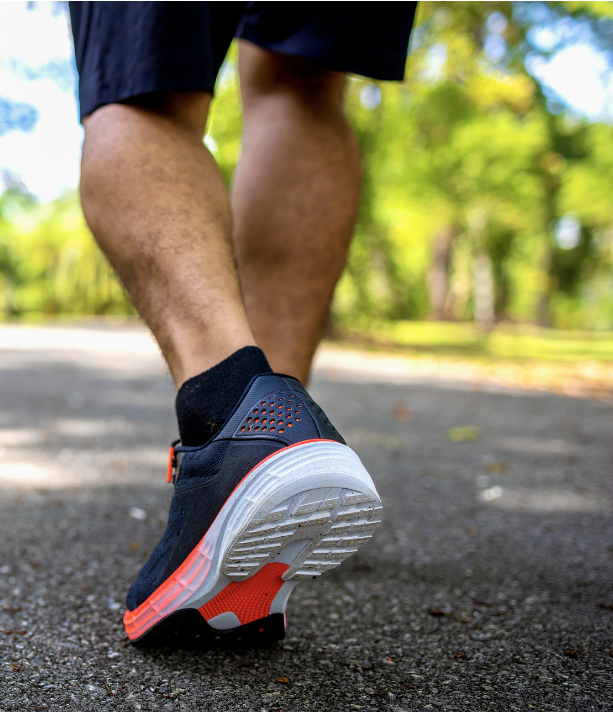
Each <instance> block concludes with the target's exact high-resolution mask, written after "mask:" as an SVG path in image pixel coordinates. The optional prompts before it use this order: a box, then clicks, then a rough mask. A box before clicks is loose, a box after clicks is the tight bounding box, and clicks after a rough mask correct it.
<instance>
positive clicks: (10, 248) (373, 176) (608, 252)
mask: <svg viewBox="0 0 613 712" xmlns="http://www.w3.org/2000/svg"><path fill="white" fill-rule="evenodd" d="M611 47H613V4H612V3H610V2H487V3H485V2H453V3H443V2H423V3H420V5H419V12H418V17H417V25H416V28H415V30H414V32H413V37H412V43H411V52H410V57H409V61H408V69H407V79H406V81H405V82H404V83H403V84H399V83H373V82H370V81H366V80H362V79H357V78H353V79H351V80H350V83H349V94H348V107H349V111H350V114H351V117H352V120H353V122H354V125H355V127H356V131H357V134H358V138H359V141H360V144H361V146H362V149H363V154H364V157H365V158H364V193H363V202H362V210H361V213H360V218H359V223H358V227H357V231H356V237H355V240H354V244H353V247H352V251H351V255H350V260H349V264H348V268H347V270H346V273H345V275H344V276H343V278H342V280H341V283H340V284H339V288H338V290H337V293H336V296H335V301H334V307H333V314H332V317H331V320H330V330H329V333H330V335H331V336H334V337H335V338H344V339H352V340H354V341H362V342H364V341H368V342H369V343H372V344H375V345H376V344H379V345H387V346H394V347H400V348H408V349H413V350H414V351H417V352H419V351H420V349H421V350H424V349H428V348H431V349H433V348H436V349H438V351H439V352H440V353H447V354H453V353H456V354H457V353H459V354H463V355H464V356H466V357H470V356H475V354H477V355H480V356H482V357H484V358H486V357H487V358H493V357H495V356H497V357H503V356H504V357H505V358H508V359H512V358H515V357H519V356H521V355H526V356H527V357H536V356H537V355H539V354H540V355H541V356H542V353H541V352H542V350H543V349H545V351H546V352H547V354H548V355H547V357H548V358H550V359H555V358H560V357H561V355H563V357H564V358H565V359H567V360H569V359H570V360H572V359H573V358H574V359H580V358H588V357H589V359H591V360H592V361H603V360H613V346H612V343H613V340H612V339H611V337H610V336H609V335H608V334H607V333H606V332H608V331H610V330H613V280H612V277H613V130H612V129H613V74H612V72H611V65H612V63H613V51H611V49H610V48H611ZM235 49H236V48H233V49H232V50H231V52H230V54H229V56H228V58H227V61H226V63H225V65H224V67H223V69H222V72H221V74H220V78H219V81H218V85H217V99H216V101H215V103H214V109H213V113H212V117H211V121H210V125H209V128H208V135H207V138H206V143H207V145H208V146H209V148H210V149H211V150H212V151H213V153H214V154H215V156H216V158H217V160H218V162H219V164H220V166H221V169H222V172H223V174H224V176H225V178H226V179H227V181H228V183H229V182H230V181H231V176H232V171H233V168H234V165H235V162H236V160H237V157H238V151H239V144H240V133H241V117H240V105H239V100H238V92H237V76H236V72H235V58H236V51H235ZM75 97H76V76H75V69H74V62H73V58H72V42H71V38H70V30H69V21H68V17H67V9H66V6H65V5H64V3H54V2H30V3H22V2H0V171H1V175H2V184H0V190H3V192H2V194H1V197H0V315H3V316H4V319H11V320H23V319H30V320H31V319H39V318H43V317H45V316H46V317H52V316H54V315H56V316H57V315H67V314H72V315H122V314H125V315H130V314H133V310H132V307H131V306H130V305H129V304H128V303H127V302H126V299H125V296H124V294H123V293H122V291H121V289H120V288H119V286H118V285H117V284H116V282H115V280H114V279H113V277H112V275H111V274H110V271H109V268H108V266H107V264H106V262H105V261H104V260H103V258H102V257H101V256H100V254H99V253H98V251H97V249H96V247H95V245H94V243H93V240H92V238H91V235H90V234H89V232H88V230H87V228H86V227H85V225H84V223H83V219H82V216H81V213H80V209H79V206H78V199H77V194H76V188H77V184H78V176H79V154H80V147H81V142H82V137H83V131H82V129H81V127H80V125H79V123H78V118H77V115H78V107H77V101H76V98H75ZM451 322H454V323H453V324H451ZM475 325H476V326H475ZM537 327H539V328H540V330H536V328H537ZM547 329H550V330H551V329H556V330H558V331H556V332H555V333H554V332H552V331H547ZM559 330H566V331H565V332H564V334H561V333H560V331H559ZM568 330H575V331H573V332H572V333H571V332H570V331H568ZM576 330H581V331H582V333H581V334H580V335H579V334H578V333H576ZM603 332H604V333H603ZM551 338H555V339H556V341H555V343H554V345H553V347H551V342H550V341H547V340H548V339H549V340H550V339H551ZM578 339H579V341H578ZM548 344H549V345H548ZM564 354H565V355H564Z"/></svg>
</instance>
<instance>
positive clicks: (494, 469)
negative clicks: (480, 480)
mask: <svg viewBox="0 0 613 712" xmlns="http://www.w3.org/2000/svg"><path fill="white" fill-rule="evenodd" d="M485 469H486V470H487V471H488V472H491V473H492V474H494V475H500V474H502V473H503V472H506V471H507V466H506V465H505V463H504V462H490V463H489V464H488V465H486V466H485Z"/></svg>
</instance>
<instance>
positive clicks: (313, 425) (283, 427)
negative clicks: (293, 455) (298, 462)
mask: <svg viewBox="0 0 613 712" xmlns="http://www.w3.org/2000/svg"><path fill="white" fill-rule="evenodd" d="M253 437H257V438H263V439H272V440H276V441H278V442H282V443H284V444H285V445H293V444H295V443H298V442H302V441H304V440H314V439H324V440H335V441H336V442H339V443H341V444H343V445H344V444H345V441H344V440H343V438H342V436H341V435H340V433H339V432H338V431H337V430H336V428H335V427H334V426H333V425H332V423H331V422H330V420H329V419H328V417H327V416H326V414H325V413H324V411H323V410H322V409H321V408H320V407H319V406H318V405H317V403H315V401H314V400H313V399H312V398H311V397H310V396H309V394H308V393H307V391H306V390H305V389H304V388H303V387H302V385H301V384H300V382H299V381H297V380H296V379H294V378H292V377H290V376H283V375H280V374H266V375H262V376H260V377H258V378H257V379H256V380H255V381H254V382H253V384H252V386H251V387H250V388H249V390H248V392H247V393H246V394H245V396H244V397H243V399H242V401H241V403H240V404H239V407H238V408H237V410H236V411H235V412H234V414H233V415H232V417H231V418H230V419H229V420H228V422H227V423H226V425H225V426H224V427H223V428H222V430H221V432H220V433H219V434H218V435H217V436H216V439H220V440H221V439H225V438H231V439H233V440H234V439H239V440H242V439H251V438H253Z"/></svg>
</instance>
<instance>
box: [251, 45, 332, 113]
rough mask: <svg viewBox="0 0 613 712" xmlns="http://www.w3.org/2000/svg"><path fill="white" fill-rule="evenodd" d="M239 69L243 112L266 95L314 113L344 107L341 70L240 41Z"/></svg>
mask: <svg viewBox="0 0 613 712" xmlns="http://www.w3.org/2000/svg"><path fill="white" fill-rule="evenodd" d="M239 72H240V81H241V94H242V98H243V104H244V107H245V111H248V110H249V109H250V108H251V107H252V106H254V105H256V104H257V103H258V102H260V101H262V100H265V99H267V98H269V97H275V98H279V97H282V98H285V99H287V100H289V101H292V102H294V103H298V104H302V105H304V106H305V107H308V108H309V110H311V111H315V112H321V111H325V112H326V113H327V112H330V111H333V112H342V110H343V97H344V87H345V74H344V73H343V72H337V71H334V70H332V69H327V68H326V67H322V66H321V65H318V64H317V63H315V62H312V61H310V60H307V59H303V58H301V57H293V56H289V55H283V54H278V53H274V52H268V51H267V50H264V49H261V48H260V47H256V46H255V45H252V44H249V43H245V42H242V43H241V48H240V62H239Z"/></svg>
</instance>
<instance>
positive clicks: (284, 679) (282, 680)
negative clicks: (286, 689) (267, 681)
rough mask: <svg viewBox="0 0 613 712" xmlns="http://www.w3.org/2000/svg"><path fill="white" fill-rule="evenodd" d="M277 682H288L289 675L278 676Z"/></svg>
mask: <svg viewBox="0 0 613 712" xmlns="http://www.w3.org/2000/svg"><path fill="white" fill-rule="evenodd" d="M277 682H284V683H288V682H289V677H287V675H284V676H283V677H278V678H277Z"/></svg>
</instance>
